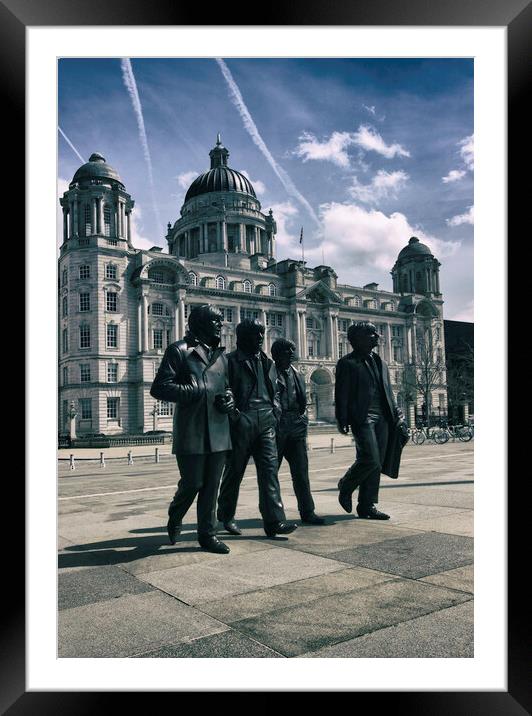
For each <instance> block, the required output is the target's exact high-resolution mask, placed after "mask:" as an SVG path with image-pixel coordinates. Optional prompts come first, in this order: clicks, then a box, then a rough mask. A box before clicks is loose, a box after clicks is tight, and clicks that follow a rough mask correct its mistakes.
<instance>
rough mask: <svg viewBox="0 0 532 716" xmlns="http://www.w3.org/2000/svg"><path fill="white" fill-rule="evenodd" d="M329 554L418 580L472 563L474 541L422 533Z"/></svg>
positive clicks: (362, 565) (452, 536) (363, 565)
mask: <svg viewBox="0 0 532 716" xmlns="http://www.w3.org/2000/svg"><path fill="white" fill-rule="evenodd" d="M329 557H331V558H332V559H339V560H342V561H343V562H348V563H349V564H356V565H359V566H361V567H367V568H368V569H376V570H382V571H383V572H388V573H390V574H397V575H400V576H403V577H410V578H411V579H419V578H420V577H426V576H428V575H429V574H436V573H437V572H443V571H447V570H449V569H453V568H455V567H462V566H464V565H466V564H472V562H473V540H472V539H471V538H470V537H461V536H459V535H447V534H440V533H439V532H422V533H420V534H417V535H410V536H408V537H402V538H400V539H391V540H386V541H385V542H377V543H376V544H370V545H362V546H360V547H356V548H355V549H346V550H343V551H341V552H334V553H333V554H331V555H329Z"/></svg>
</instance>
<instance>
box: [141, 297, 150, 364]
mask: <svg viewBox="0 0 532 716" xmlns="http://www.w3.org/2000/svg"><path fill="white" fill-rule="evenodd" d="M148 349H149V342H148V296H147V295H146V294H145V293H143V294H142V350H143V351H147V350H148Z"/></svg>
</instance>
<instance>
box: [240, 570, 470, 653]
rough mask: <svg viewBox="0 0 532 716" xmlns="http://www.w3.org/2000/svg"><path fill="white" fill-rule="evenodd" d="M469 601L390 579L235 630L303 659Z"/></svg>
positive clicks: (264, 616) (456, 594) (245, 622)
mask: <svg viewBox="0 0 532 716" xmlns="http://www.w3.org/2000/svg"><path fill="white" fill-rule="evenodd" d="M469 599H470V596H469V595H467V594H461V593H460V592H455V591H451V590H449V589H444V588H441V587H435V586H433V585H428V584H425V583H422V582H416V581H410V580H390V581H387V582H381V583H379V584H374V585H372V586H370V587H367V588H366V589H359V590H356V591H353V592H348V593H347V594H335V595H333V596H330V597H324V598H323V599H316V600H314V601H312V602H310V603H308V604H304V605H301V606H296V607H291V608H288V609H280V610H276V611H273V612H269V613H267V614H261V615H260V616H258V617H254V618H252V619H244V620H242V621H237V622H234V623H233V625H232V626H233V628H234V629H238V631H240V632H242V633H244V634H246V635H247V636H249V637H251V638H252V639H256V640H257V641H259V642H261V643H262V644H266V645H267V646H269V647H270V648H272V649H274V650H275V651H278V652H279V653H281V654H284V655H285V656H299V655H300V654H304V653H306V652H309V651H316V650H317V649H322V648H324V647H326V646H330V645H332V644H336V643H338V642H343V641H347V640H348V639H352V638H354V637H356V636H361V635H362V634H367V633H370V632H374V631H376V630H377V629H382V628H384V627H388V626H391V625H393V624H399V623H401V622H404V621H409V620H411V619H414V618H415V617H419V616H422V615H424V614H429V613H432V612H435V611H438V610H441V609H446V608H448V607H451V606H455V605H456V604H460V603H462V602H464V601H467V600H469Z"/></svg>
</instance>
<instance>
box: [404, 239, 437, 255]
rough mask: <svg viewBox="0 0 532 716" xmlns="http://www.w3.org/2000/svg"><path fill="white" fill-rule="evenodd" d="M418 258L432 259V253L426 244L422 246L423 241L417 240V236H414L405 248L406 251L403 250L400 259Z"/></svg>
mask: <svg viewBox="0 0 532 716" xmlns="http://www.w3.org/2000/svg"><path fill="white" fill-rule="evenodd" d="M416 256H431V257H432V251H431V250H430V249H429V247H428V246H427V245H426V244H422V243H421V241H420V240H419V239H418V238H417V236H412V238H411V239H410V241H409V242H408V246H405V247H404V249H401V251H400V252H399V256H398V258H400V259H408V258H415V257H416Z"/></svg>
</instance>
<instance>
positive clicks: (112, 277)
mask: <svg viewBox="0 0 532 716" xmlns="http://www.w3.org/2000/svg"><path fill="white" fill-rule="evenodd" d="M105 278H106V279H108V280H109V281H116V266H113V264H107V266H106V267H105Z"/></svg>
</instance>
